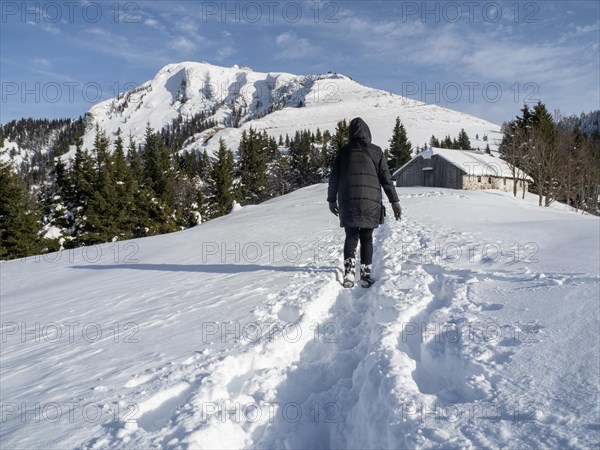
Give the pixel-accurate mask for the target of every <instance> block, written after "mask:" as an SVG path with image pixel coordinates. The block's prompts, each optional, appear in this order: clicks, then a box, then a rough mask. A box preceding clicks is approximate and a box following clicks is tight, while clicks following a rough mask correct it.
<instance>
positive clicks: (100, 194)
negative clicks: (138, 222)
mask: <svg viewBox="0 0 600 450" xmlns="http://www.w3.org/2000/svg"><path fill="white" fill-rule="evenodd" d="M109 145H110V141H109V140H108V137H107V136H106V133H105V132H104V131H103V130H100V129H99V128H97V129H96V138H95V140H94V154H95V157H96V183H95V186H94V192H93V194H92V196H91V198H90V199H89V201H88V202H87V205H86V208H85V209H84V211H85V217H86V221H85V224H84V226H83V229H82V230H81V234H80V236H79V241H80V242H81V243H83V244H85V245H89V244H96V243H103V242H109V241H111V240H113V238H116V237H118V223H117V219H116V215H117V211H116V207H117V202H118V199H117V192H116V190H115V184H114V180H113V174H112V159H111V157H110V156H109V153H108V147H109Z"/></svg>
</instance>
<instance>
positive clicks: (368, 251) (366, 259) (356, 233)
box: [344, 227, 373, 264]
mask: <svg viewBox="0 0 600 450" xmlns="http://www.w3.org/2000/svg"><path fill="white" fill-rule="evenodd" d="M344 229H345V230H346V242H345V243H344V260H346V259H348V258H354V257H355V254H356V246H357V245H358V241H359V240H360V263H361V264H371V263H372V262H373V228H352V227H344Z"/></svg>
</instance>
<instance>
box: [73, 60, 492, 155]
mask: <svg viewBox="0 0 600 450" xmlns="http://www.w3.org/2000/svg"><path fill="white" fill-rule="evenodd" d="M200 113H202V114H204V116H205V118H207V119H210V120H211V121H213V122H215V123H216V124H217V126H216V127H215V128H214V129H211V130H207V131H206V133H205V134H206V136H205V135H204V134H203V135H202V136H197V137H194V139H190V140H188V141H186V144H185V146H184V148H182V149H180V150H181V151H204V150H206V151H207V152H208V153H209V154H211V153H212V152H213V151H215V150H216V149H217V148H218V142H219V139H220V138H223V139H224V140H225V142H226V144H227V145H228V146H229V148H231V149H233V150H235V149H237V145H238V143H239V140H240V137H241V133H242V131H243V130H244V129H248V128H249V127H253V128H254V129H257V130H265V131H267V133H268V134H270V135H271V136H273V137H275V138H278V137H279V136H280V135H282V136H285V135H286V134H288V135H290V136H293V135H294V133H295V132H296V131H297V130H302V129H310V130H311V131H316V129H317V128H320V130H321V131H322V132H324V131H325V130H329V131H330V132H331V133H334V132H335V128H336V126H337V123H338V122H339V121H340V120H342V119H347V120H350V119H352V118H353V117H356V116H361V117H363V118H364V119H365V120H366V121H367V123H368V124H369V126H370V127H371V131H372V133H373V140H374V142H375V143H376V144H378V145H379V146H381V147H382V148H385V147H387V145H388V141H389V138H390V137H391V134H392V130H393V127H394V122H395V119H396V117H400V118H401V120H402V122H403V124H404V125H405V127H406V129H407V132H408V136H409V139H410V140H411V142H412V143H413V146H416V145H422V144H423V143H425V142H428V141H429V138H430V137H431V135H432V134H435V135H437V136H444V135H446V134H450V135H455V134H457V133H458V132H459V131H460V130H461V128H464V129H465V130H466V131H467V133H468V134H469V135H470V136H471V142H472V143H473V144H474V146H475V147H477V146H478V145H480V146H481V148H484V147H485V146H486V143H483V142H481V143H480V142H478V141H475V140H474V139H473V136H475V135H476V134H479V135H480V136H483V135H486V134H487V135H488V136H489V137H490V140H489V142H490V147H495V145H494V144H495V140H494V138H499V137H500V127H499V126H498V125H495V124H492V123H490V122H487V121H485V120H482V119H479V118H477V117H473V116H470V115H467V114H463V113H460V112H456V111H452V110H449V109H446V108H441V107H438V106H434V105H427V104H425V103H423V102H419V101H416V100H411V99H408V98H406V97H402V96H400V95H397V94H394V93H391V92H386V91H383V90H380V89H374V88H370V87H367V86H363V85H361V84H360V83H358V82H356V81H354V80H352V78H350V77H348V76H345V75H343V74H340V73H337V72H333V71H328V72H327V73H321V74H312V75H294V74H291V73H285V72H268V73H265V72H256V71H254V70H253V69H252V68H250V67H248V66H242V67H240V66H239V65H237V64H234V65H233V66H231V67H223V66H218V65H214V64H210V63H208V62H206V61H201V62H197V61H182V62H177V63H172V64H168V65H166V66H164V67H163V68H162V69H161V70H160V71H159V72H158V73H157V74H156V75H155V77H154V78H153V79H152V80H150V81H147V82H145V83H143V84H142V85H140V86H139V87H137V88H135V89H132V90H130V91H128V92H125V93H122V94H120V95H119V96H118V97H116V98H113V99H109V100H106V101H104V102H102V103H99V104H97V105H95V106H94V107H92V108H91V109H90V111H89V113H88V115H87V117H89V119H90V120H89V121H88V128H87V132H86V134H85V135H84V148H88V149H91V148H92V146H93V142H94V135H95V125H96V124H98V125H100V127H101V128H102V129H104V130H106V131H107V132H108V133H109V135H112V136H113V137H114V136H115V134H116V131H117V129H118V128H121V131H122V132H123V135H124V136H127V135H129V133H131V134H132V136H133V137H134V139H135V140H136V141H137V142H138V143H141V142H143V139H144V133H145V129H146V125H147V124H148V123H150V126H151V127H152V128H153V129H154V130H156V131H160V130H161V129H163V128H164V127H166V126H169V125H171V124H172V122H173V121H174V120H179V119H183V120H184V121H185V120H189V119H191V118H192V117H194V116H196V115H198V114H200ZM203 133H204V132H203ZM492 149H493V148H492ZM73 151H74V149H73ZM68 156H69V155H67V156H66V157H68Z"/></svg>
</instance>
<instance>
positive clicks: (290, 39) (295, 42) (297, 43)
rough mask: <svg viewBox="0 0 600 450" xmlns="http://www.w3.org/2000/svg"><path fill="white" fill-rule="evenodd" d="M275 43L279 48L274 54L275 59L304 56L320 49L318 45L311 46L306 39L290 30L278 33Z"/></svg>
mask: <svg viewBox="0 0 600 450" xmlns="http://www.w3.org/2000/svg"><path fill="white" fill-rule="evenodd" d="M275 45H276V46H277V48H279V49H280V52H279V53H277V54H276V55H275V58H276V59H298V58H304V57H306V56H308V55H313V54H316V53H318V52H319V51H320V49H319V47H317V46H313V45H312V44H311V43H310V41H309V40H308V39H306V38H302V37H299V36H298V35H297V34H296V33H294V32H292V31H287V32H285V33H281V34H280V35H278V36H277V37H276V38H275Z"/></svg>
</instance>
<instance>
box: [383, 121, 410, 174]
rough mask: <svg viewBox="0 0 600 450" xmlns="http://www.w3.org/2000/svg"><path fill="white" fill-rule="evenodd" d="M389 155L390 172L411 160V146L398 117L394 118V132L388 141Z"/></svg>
mask: <svg viewBox="0 0 600 450" xmlns="http://www.w3.org/2000/svg"><path fill="white" fill-rule="evenodd" d="M389 153H390V158H391V159H390V161H389V162H388V165H389V168H390V171H392V172H394V171H395V170H396V169H399V168H400V167H402V166H403V165H404V164H406V163H407V162H408V161H410V159H411V158H412V144H411V143H410V141H409V140H408V135H407V134H406V129H405V128H404V125H403V124H402V122H400V117H396V124H395V125H394V132H393V134H392V137H391V139H390V150H389Z"/></svg>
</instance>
